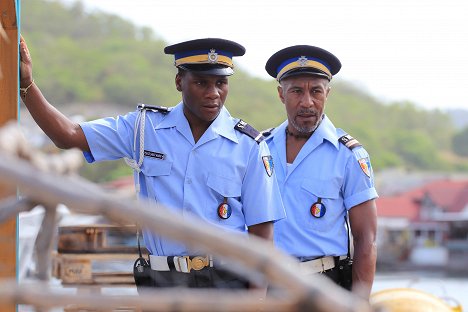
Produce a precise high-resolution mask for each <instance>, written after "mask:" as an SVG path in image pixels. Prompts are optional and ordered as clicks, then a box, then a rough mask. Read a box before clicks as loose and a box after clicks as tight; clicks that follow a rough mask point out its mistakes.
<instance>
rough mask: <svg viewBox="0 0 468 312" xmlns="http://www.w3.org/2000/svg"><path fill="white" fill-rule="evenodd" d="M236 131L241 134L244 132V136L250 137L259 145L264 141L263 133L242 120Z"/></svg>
mask: <svg viewBox="0 0 468 312" xmlns="http://www.w3.org/2000/svg"><path fill="white" fill-rule="evenodd" d="M234 129H236V130H237V131H239V132H242V133H243V134H246V135H248V136H249V137H251V138H252V139H254V140H255V142H257V143H258V144H260V142H262V141H263V139H264V137H263V135H262V133H261V132H259V131H258V130H256V129H255V128H254V127H252V126H251V125H249V124H248V123H246V122H245V121H243V120H242V119H240V120H239V122H238V123H237V124H236V125H235V126H234Z"/></svg>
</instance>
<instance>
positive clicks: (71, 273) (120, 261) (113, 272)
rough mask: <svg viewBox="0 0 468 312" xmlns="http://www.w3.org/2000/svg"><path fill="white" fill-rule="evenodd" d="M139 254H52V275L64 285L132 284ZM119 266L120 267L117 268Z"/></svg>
mask: <svg viewBox="0 0 468 312" xmlns="http://www.w3.org/2000/svg"><path fill="white" fill-rule="evenodd" d="M137 257H138V255H137V254H126V253H122V254H115V253H113V254H84V253H79V254H69V253H67V254H61V253H54V254H53V256H52V275H53V276H54V277H56V278H58V279H60V280H61V281H62V284H63V285H81V284H89V285H110V284H118V285H132V284H134V283H135V281H134V279H133V272H132V270H133V262H134V261H135V260H136V259H137ZM117 268H118V269H117Z"/></svg>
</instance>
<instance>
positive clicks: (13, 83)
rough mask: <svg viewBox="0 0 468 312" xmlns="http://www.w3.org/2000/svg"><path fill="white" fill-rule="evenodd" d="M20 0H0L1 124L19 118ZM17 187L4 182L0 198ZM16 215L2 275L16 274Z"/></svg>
mask: <svg viewBox="0 0 468 312" xmlns="http://www.w3.org/2000/svg"><path fill="white" fill-rule="evenodd" d="M18 5H19V0H1V1H0V22H1V23H0V126H3V125H4V124H5V123H6V122H8V121H10V120H17V118H18V24H19V22H18V21H19V18H18V12H19V11H18V10H19V7H18ZM15 195H16V189H13V188H11V187H10V188H8V187H7V186H6V185H3V184H0V200H3V199H5V198H7V197H10V196H15ZM16 227H17V224H16V219H15V218H14V219H12V220H10V221H8V222H7V223H3V224H0V250H1V252H0V279H4V278H8V279H14V278H15V277H16V243H17V242H16ZM15 310H16V307H15V304H14V303H12V302H0V311H5V312H14V311H15Z"/></svg>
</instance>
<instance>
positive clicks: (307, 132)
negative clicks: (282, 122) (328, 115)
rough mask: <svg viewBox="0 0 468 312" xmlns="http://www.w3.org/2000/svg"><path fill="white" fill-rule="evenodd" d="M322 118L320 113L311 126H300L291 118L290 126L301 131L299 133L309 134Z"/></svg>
mask: <svg viewBox="0 0 468 312" xmlns="http://www.w3.org/2000/svg"><path fill="white" fill-rule="evenodd" d="M322 119H323V114H322V116H320V117H319V118H318V119H317V122H316V124H315V125H314V126H312V127H301V126H299V125H298V124H297V123H296V121H295V120H292V121H291V126H293V127H294V129H296V131H297V132H299V133H301V134H309V133H312V132H314V131H315V130H316V129H317V128H318V126H319V125H320V122H321V121H322Z"/></svg>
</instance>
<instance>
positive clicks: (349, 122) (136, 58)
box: [21, 0, 468, 171]
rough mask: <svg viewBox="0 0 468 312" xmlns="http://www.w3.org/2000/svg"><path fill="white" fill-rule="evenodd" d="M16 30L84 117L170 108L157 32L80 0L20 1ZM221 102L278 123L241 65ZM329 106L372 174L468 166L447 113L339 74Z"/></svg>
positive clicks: (272, 95) (270, 98)
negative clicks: (103, 106)
mask: <svg viewBox="0 0 468 312" xmlns="http://www.w3.org/2000/svg"><path fill="white" fill-rule="evenodd" d="M21 29H22V35H23V36H24V37H25V39H26V40H27V42H28V44H29V47H30V50H31V53H32V57H33V62H34V75H35V81H36V82H37V84H38V85H39V86H40V87H41V89H42V91H43V92H44V94H45V95H46V97H47V98H48V99H49V101H50V102H52V103H54V105H56V106H57V107H59V108H61V109H67V108H69V106H70V105H72V103H79V106H80V107H85V110H84V111H82V112H81V114H83V115H84V116H85V118H87V119H92V118H98V117H103V115H101V114H100V113H101V112H99V113H98V110H96V109H94V108H93V107H97V106H98V105H99V103H113V104H114V105H119V106H120V108H121V109H119V111H130V110H133V109H134V108H135V105H136V104H137V103H140V102H143V103H148V104H154V105H164V106H173V105H175V104H176V103H178V102H179V101H180V94H179V93H178V92H177V91H176V90H175V86H174V75H175V72H176V71H175V68H174V66H173V59H172V57H171V56H168V55H165V54H164V53H163V48H164V46H165V45H166V43H165V42H164V41H163V40H161V39H160V38H159V37H158V35H157V33H156V32H157V30H152V29H149V28H144V27H143V28H142V27H137V26H135V25H133V24H132V23H131V22H129V21H127V20H125V19H122V18H120V17H118V16H115V15H112V14H107V13H105V12H91V13H90V12H87V11H86V8H84V6H83V5H82V4H81V3H80V2H77V3H73V4H68V5H66V4H63V3H61V2H59V1H45V0H23V1H22V19H21ZM155 31H156V32H155ZM247 49H248V47H247ZM73 105H75V104H73ZM226 106H227V107H228V109H229V110H230V112H231V113H232V114H233V115H235V116H237V117H240V118H243V119H244V120H246V121H247V122H249V123H251V124H252V125H254V126H255V127H256V128H258V129H265V128H269V127H272V126H275V125H277V124H279V123H281V122H282V121H283V120H284V119H285V113H284V108H283V105H282V104H281V102H280V101H279V100H278V98H277V93H276V82H275V81H273V80H270V81H266V80H262V79H259V78H254V77H252V76H250V75H249V74H248V73H247V72H245V71H242V70H241V69H238V70H236V74H235V75H234V76H233V77H231V78H230V94H229V97H228V100H227V102H226ZM326 112H327V114H328V115H329V116H330V118H331V119H332V120H333V122H334V123H335V125H336V126H339V127H341V128H343V129H345V130H346V131H347V132H349V133H350V134H351V135H352V136H354V137H356V138H357V139H358V140H359V141H360V142H361V143H362V144H363V145H364V146H365V147H366V149H367V150H368V151H369V152H370V154H371V156H372V162H373V166H374V170H377V171H378V170H380V169H384V168H389V167H404V168H410V169H418V170H440V171H443V170H449V171H450V170H451V171H455V170H458V171H460V170H462V171H468V158H467V157H466V156H463V155H462V156H463V157H460V156H455V153H454V152H453V150H454V149H453V147H452V141H453V138H454V137H455V136H456V135H457V134H459V133H460V132H461V131H463V130H460V129H457V128H456V127H455V125H454V123H453V121H452V119H451V118H450V116H449V115H448V114H446V113H443V112H441V111H438V110H433V111H427V110H423V109H420V108H417V107H416V106H415V105H414V104H412V103H410V102H405V103H392V104H384V103H383V102H381V101H379V99H377V98H374V97H372V96H370V95H369V94H367V93H366V92H364V91H362V90H361V89H360V88H359V87H358V86H354V85H353V84H352V83H350V82H349V81H343V80H340V79H339V77H337V79H334V81H333V84H332V92H331V94H330V96H329V99H328V102H327V107H326ZM110 114H111V115H114V114H112V113H110Z"/></svg>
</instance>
